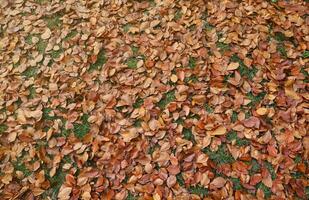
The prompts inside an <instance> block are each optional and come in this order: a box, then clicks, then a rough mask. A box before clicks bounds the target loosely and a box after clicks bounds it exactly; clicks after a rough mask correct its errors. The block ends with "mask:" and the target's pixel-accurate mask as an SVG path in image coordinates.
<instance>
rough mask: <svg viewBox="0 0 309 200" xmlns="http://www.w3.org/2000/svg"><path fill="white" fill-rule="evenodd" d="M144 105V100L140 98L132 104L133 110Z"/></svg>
mask: <svg viewBox="0 0 309 200" xmlns="http://www.w3.org/2000/svg"><path fill="white" fill-rule="evenodd" d="M143 104H144V100H143V99H142V98H139V97H138V98H137V99H136V101H135V103H134V104H133V108H135V109H136V108H140V107H141V106H142V105H143Z"/></svg>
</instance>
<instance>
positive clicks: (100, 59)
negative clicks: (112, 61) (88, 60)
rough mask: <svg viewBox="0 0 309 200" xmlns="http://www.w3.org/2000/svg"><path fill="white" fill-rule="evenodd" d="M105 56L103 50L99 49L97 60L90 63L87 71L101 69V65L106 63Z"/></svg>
mask: <svg viewBox="0 0 309 200" xmlns="http://www.w3.org/2000/svg"><path fill="white" fill-rule="evenodd" d="M106 61H107V58H106V55H105V51H104V50H103V49H101V51H100V52H99V53H98V55H97V60H96V61H95V63H93V64H91V65H90V67H89V71H94V70H101V69H102V66H103V65H104V64H105V63H106Z"/></svg>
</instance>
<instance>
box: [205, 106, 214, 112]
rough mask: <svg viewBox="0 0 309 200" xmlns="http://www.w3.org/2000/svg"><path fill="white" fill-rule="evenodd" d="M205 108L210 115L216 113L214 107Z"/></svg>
mask: <svg viewBox="0 0 309 200" xmlns="http://www.w3.org/2000/svg"><path fill="white" fill-rule="evenodd" d="M204 108H205V110H206V111H207V112H208V113H213V112H214V109H213V108H212V107H210V106H209V105H208V104H205V106H204Z"/></svg>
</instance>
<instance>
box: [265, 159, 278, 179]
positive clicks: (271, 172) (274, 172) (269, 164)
mask: <svg viewBox="0 0 309 200" xmlns="http://www.w3.org/2000/svg"><path fill="white" fill-rule="evenodd" d="M265 167H266V168H267V170H268V171H269V173H270V175H271V179H272V180H275V179H276V178H277V174H276V171H275V169H274V167H273V166H272V164H271V163H270V162H268V161H265Z"/></svg>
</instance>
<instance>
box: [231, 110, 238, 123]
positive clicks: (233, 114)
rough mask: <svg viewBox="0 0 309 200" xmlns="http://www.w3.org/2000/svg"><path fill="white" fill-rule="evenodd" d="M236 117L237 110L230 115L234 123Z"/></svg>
mask: <svg viewBox="0 0 309 200" xmlns="http://www.w3.org/2000/svg"><path fill="white" fill-rule="evenodd" d="M237 119H238V114H237V112H235V111H233V113H232V116H231V121H232V123H235V122H236V121H237Z"/></svg>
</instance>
